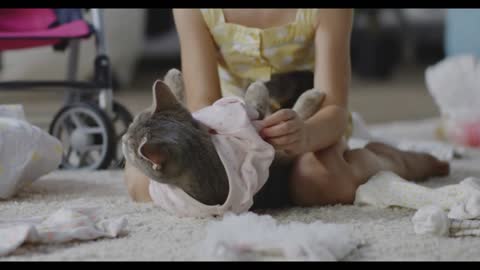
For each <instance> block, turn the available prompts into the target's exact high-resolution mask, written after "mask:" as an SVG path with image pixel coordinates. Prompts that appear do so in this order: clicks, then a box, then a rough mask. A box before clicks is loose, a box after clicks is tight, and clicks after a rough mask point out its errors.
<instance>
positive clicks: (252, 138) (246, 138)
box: [149, 97, 275, 217]
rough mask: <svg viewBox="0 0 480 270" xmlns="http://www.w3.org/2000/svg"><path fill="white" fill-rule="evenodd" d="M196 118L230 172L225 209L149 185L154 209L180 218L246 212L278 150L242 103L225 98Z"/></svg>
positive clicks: (167, 187)
mask: <svg viewBox="0 0 480 270" xmlns="http://www.w3.org/2000/svg"><path fill="white" fill-rule="evenodd" d="M193 117H194V118H195V119H197V120H198V121H200V122H201V123H203V124H204V125H206V126H207V127H209V128H211V129H213V130H214V131H215V132H213V133H212V142H213V144H214V145H215V148H216V150H217V153H218V155H219V156H220V159H221V160H222V162H223V165H224V167H225V170H226V172H227V176H228V181H229V186H230V190H229V193H228V197H227V200H226V201H225V203H224V204H223V205H204V204H202V203H200V202H198V201H197V200H195V199H194V198H192V197H191V196H189V195H188V194H187V193H185V192H184V191H183V190H182V189H180V188H177V187H175V186H172V185H168V184H162V183H158V182H155V181H152V180H151V181H150V186H149V192H150V196H151V197H152V199H153V202H154V203H155V205H157V206H159V207H161V208H163V209H165V210H166V211H167V212H170V213H171V214H174V215H177V216H181V217H208V216H215V215H223V214H225V213H226V212H233V213H236V214H239V213H243V212H246V211H248V210H249V209H250V207H251V206H252V205H253V196H254V195H255V194H256V193H257V192H258V191H259V190H260V189H261V188H262V186H263V185H264V184H265V182H266V181H267V179H268V175H269V167H270V164H271V163H272V161H273V158H274V155H275V150H274V149H273V147H272V146H271V145H270V144H268V143H267V142H265V141H264V140H263V139H262V138H261V137H260V136H259V134H258V128H256V123H255V122H256V121H255V120H256V119H257V118H258V114H257V112H256V111H253V110H250V109H248V108H247V106H246V105H245V103H244V102H243V100H242V99H240V98H237V97H226V98H223V99H220V100H218V101H217V102H215V103H214V104H213V105H212V106H209V107H207V108H204V109H202V110H200V111H197V112H195V113H193Z"/></svg>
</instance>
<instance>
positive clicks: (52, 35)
mask: <svg viewBox="0 0 480 270" xmlns="http://www.w3.org/2000/svg"><path fill="white" fill-rule="evenodd" d="M84 12H91V18H92V20H91V22H89V21H87V20H85V19H84V16H83V15H84ZM91 37H93V38H95V44H96V58H95V61H94V62H93V63H92V64H93V68H94V78H93V80H92V81H77V80H76V79H75V78H76V71H77V64H78V58H79V42H81V40H84V39H87V38H91ZM39 46H53V47H54V49H55V50H60V51H65V49H66V48H67V47H68V48H69V55H68V56H69V58H68V63H67V77H66V80H65V81H9V82H5V81H3V82H0V88H1V89H6V90H13V89H18V88H32V87H62V88H66V89H68V91H67V93H68V94H67V98H66V102H65V103H66V104H65V105H64V106H63V108H61V109H60V110H59V111H58V112H57V113H56V115H55V116H54V118H53V121H52V122H51V124H50V128H49V132H50V134H52V135H53V136H55V137H56V138H58V139H59V140H60V141H61V142H62V144H63V146H64V153H63V161H62V164H61V166H60V167H61V168H63V169H87V170H96V169H106V168H111V167H115V166H119V165H121V164H122V162H123V156H122V152H121V149H119V142H120V138H121V136H122V135H123V134H124V133H125V131H126V129H127V127H128V125H129V124H130V122H131V121H132V115H131V114H130V113H129V111H128V110H127V109H126V108H125V107H124V106H122V105H121V104H119V103H117V102H115V101H114V100H113V91H112V79H111V71H110V63H109V57H108V54H107V50H106V45H105V35H104V27H103V12H102V10H99V9H88V10H87V9H85V10H82V9H43V8H35V9H0V52H2V51H5V50H17V49H27V48H33V47H39Z"/></svg>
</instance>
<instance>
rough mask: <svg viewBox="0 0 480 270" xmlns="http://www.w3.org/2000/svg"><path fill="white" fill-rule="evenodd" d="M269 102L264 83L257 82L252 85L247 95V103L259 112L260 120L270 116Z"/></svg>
mask: <svg viewBox="0 0 480 270" xmlns="http://www.w3.org/2000/svg"><path fill="white" fill-rule="evenodd" d="M268 100H269V93H268V89H267V87H266V86H265V84H264V83H263V82H260V81H257V82H254V83H252V84H250V86H249V87H248V89H247V91H246V93H245V103H247V104H248V105H249V106H251V107H253V108H255V109H256V110H257V112H258V114H259V118H260V119H262V118H264V117H265V115H267V114H268V110H269V102H268Z"/></svg>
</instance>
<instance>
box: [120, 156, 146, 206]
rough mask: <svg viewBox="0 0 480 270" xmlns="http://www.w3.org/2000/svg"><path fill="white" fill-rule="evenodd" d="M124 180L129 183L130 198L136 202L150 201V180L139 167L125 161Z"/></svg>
mask: <svg viewBox="0 0 480 270" xmlns="http://www.w3.org/2000/svg"><path fill="white" fill-rule="evenodd" d="M124 180H125V184H126V185H127V191H128V194H129V195H130V198H132V200H134V201H136V202H150V201H152V198H151V197H150V193H149V192H148V185H149V184H150V180H149V179H148V177H147V176H145V175H144V174H143V173H141V172H140V171H139V170H137V168H135V167H133V166H132V165H130V163H128V162H126V163H125V171H124Z"/></svg>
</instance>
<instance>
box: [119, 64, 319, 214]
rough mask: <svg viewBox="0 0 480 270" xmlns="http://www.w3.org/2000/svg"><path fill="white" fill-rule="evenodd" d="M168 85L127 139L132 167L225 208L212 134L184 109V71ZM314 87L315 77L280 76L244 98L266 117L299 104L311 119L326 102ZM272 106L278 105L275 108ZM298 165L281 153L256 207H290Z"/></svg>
mask: <svg viewBox="0 0 480 270" xmlns="http://www.w3.org/2000/svg"><path fill="white" fill-rule="evenodd" d="M164 81H165V83H163V82H161V81H157V82H156V83H155V85H154V89H153V96H154V104H153V106H152V108H149V109H148V110H145V111H144V112H142V113H140V114H139V115H138V116H136V117H135V119H134V121H133V123H132V124H131V125H130V127H129V129H128V131H127V133H126V134H125V135H124V137H123V141H122V142H123V152H124V155H125V157H126V159H127V162H128V163H130V164H131V165H132V166H133V167H135V168H137V169H138V170H139V171H141V172H142V173H144V174H145V175H146V176H148V178H150V179H152V180H154V181H158V182H160V183H167V184H171V185H175V186H177V187H179V188H181V189H182V190H183V191H185V192H186V193H187V194H189V195H190V196H191V197H192V198H194V199H196V200H197V201H199V202H201V203H203V204H205V205H221V204H223V203H224V202H225V200H226V198H227V196H228V192H229V184H228V178H227V174H226V172H225V168H224V167H223V164H222V162H221V160H220V158H219V156H218V154H217V152H216V150H215V147H214V145H213V143H212V141H211V140H210V136H211V135H210V133H209V132H211V131H209V129H208V128H207V127H205V126H203V125H202V124H200V123H199V122H198V121H196V120H195V119H194V118H193V117H192V115H191V113H190V112H189V111H188V110H187V109H186V108H185V107H184V106H183V105H182V102H183V100H182V99H183V96H184V95H183V91H184V89H183V80H182V77H181V74H180V72H179V71H177V70H171V71H169V72H168V73H167V75H166V76H165V79H164ZM295 82H297V83H295ZM312 87H313V74H312V73H311V72H310V73H309V72H294V73H290V74H284V75H277V76H275V77H273V78H272V80H271V81H270V82H267V83H266V84H263V83H258V82H257V83H254V84H252V85H250V86H249V88H248V89H247V91H246V94H245V97H244V99H245V103H246V104H247V106H251V107H253V108H254V109H256V110H257V111H258V112H259V115H260V116H261V117H264V116H265V115H268V114H269V113H271V112H272V111H274V110H276V109H279V108H280V107H284V106H286V107H288V106H289V105H292V104H293V109H294V110H295V111H296V112H297V113H298V114H299V116H300V117H301V118H308V117H309V116H311V115H312V114H313V113H315V112H316V111H317V110H318V109H319V107H320V105H321V102H322V101H323V98H324V95H323V93H321V92H320V91H318V90H313V89H312V90H308V91H305V90H307V89H311V88H312ZM302 88H303V89H302ZM303 92H304V93H303ZM302 93H303V94H302ZM299 96H300V97H299ZM297 98H298V99H297ZM272 101H273V102H272ZM272 104H275V105H276V106H274V107H273V108H272V106H271V105H272ZM292 161H293V160H292V159H291V158H290V157H288V156H286V155H284V154H282V153H277V154H276V156H275V160H274V161H273V163H272V165H271V166H270V174H269V175H270V176H269V179H268V180H267V183H266V184H265V185H264V187H263V188H262V189H261V190H260V191H259V192H258V193H257V194H256V195H255V197H254V206H253V207H254V208H269V207H279V206H283V205H285V204H287V203H288V201H289V199H288V192H287V190H286V189H287V188H288V178H289V176H290V168H291V166H292Z"/></svg>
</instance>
